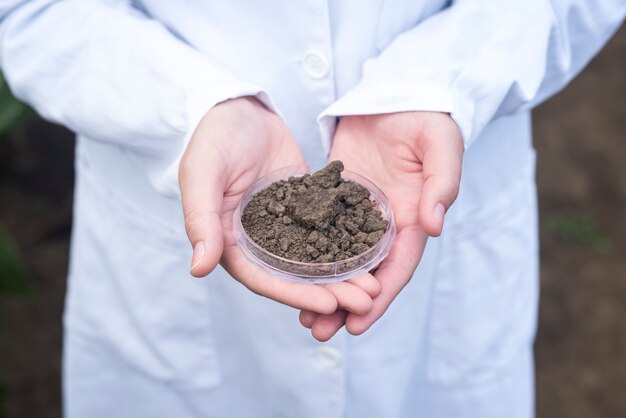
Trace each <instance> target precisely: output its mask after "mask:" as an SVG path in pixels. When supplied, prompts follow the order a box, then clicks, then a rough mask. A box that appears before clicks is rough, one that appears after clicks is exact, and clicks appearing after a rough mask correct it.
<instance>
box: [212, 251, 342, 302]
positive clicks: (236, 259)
mask: <svg viewBox="0 0 626 418" xmlns="http://www.w3.org/2000/svg"><path fill="white" fill-rule="evenodd" d="M221 263H222V266H223V267H224V268H225V269H226V271H228V273H229V274H230V275H231V276H232V277H234V278H235V279H236V280H237V281H239V282H240V283H241V284H243V285H244V286H246V287H247V288H248V289H250V290H251V291H252V292H254V293H256V294H258V295H261V296H265V297H266V298H269V299H272V300H275V301H276V302H279V303H282V304H285V305H288V306H291V307H294V308H296V309H301V310H306V311H313V312H316V313H321V314H330V313H333V312H335V311H336V310H337V299H336V297H335V295H334V294H333V293H331V292H330V291H328V290H327V289H324V288H323V287H322V286H318V285H313V284H305V283H297V282H292V281H289V280H285V279H279V278H277V277H273V276H271V275H269V274H267V273H265V272H263V271H262V270H261V269H259V268H258V267H257V266H255V265H254V264H252V263H250V262H249V261H248V260H247V259H246V257H245V255H244V254H243V253H242V252H241V250H240V249H239V247H237V246H232V247H226V248H225V249H224V253H223V256H222V260H221Z"/></svg>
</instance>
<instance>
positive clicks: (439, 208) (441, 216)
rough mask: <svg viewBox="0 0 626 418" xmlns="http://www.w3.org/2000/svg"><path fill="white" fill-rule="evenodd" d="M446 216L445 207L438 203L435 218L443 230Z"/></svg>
mask: <svg viewBox="0 0 626 418" xmlns="http://www.w3.org/2000/svg"><path fill="white" fill-rule="evenodd" d="M445 216H446V208H445V206H444V205H443V204H441V203H437V206H435V218H436V219H437V221H438V222H439V225H441V229H443V220H444V217H445Z"/></svg>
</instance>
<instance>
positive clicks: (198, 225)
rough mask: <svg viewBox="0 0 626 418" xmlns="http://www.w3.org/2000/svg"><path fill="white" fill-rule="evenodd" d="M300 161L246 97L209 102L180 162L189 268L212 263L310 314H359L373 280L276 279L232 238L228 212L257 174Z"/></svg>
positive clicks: (280, 130)
mask: <svg viewBox="0 0 626 418" xmlns="http://www.w3.org/2000/svg"><path fill="white" fill-rule="evenodd" d="M298 165H299V166H305V165H306V163H305V160H304V157H303V155H302V152H301V150H300V148H299V146H298V144H297V142H296V140H295V139H294V138H293V136H292V135H291V133H290V132H289V129H288V128H287V127H286V125H285V124H284V122H283V121H282V120H281V119H280V118H279V117H278V116H277V115H275V114H274V113H272V112H270V111H269V110H268V109H266V108H265V107H264V106H263V105H262V104H261V103H260V102H258V101H257V100H256V99H254V98H251V97H244V98H238V99H232V100H228V101H225V102H222V103H220V104H218V105H217V106H215V107H213V108H212V109H211V110H210V111H209V112H208V113H207V114H206V115H205V116H204V117H203V119H202V121H201V122H200V124H199V125H198V127H197V128H196V131H195V132H194V134H193V135H192V137H191V140H190V142H189V145H188V146H187V149H186V151H185V154H184V155H183V158H182V160H181V163H180V166H179V182H180V189H181V194H182V202H183V212H184V217H185V228H186V231H187V235H188V237H189V241H190V242H191V245H192V247H193V257H192V262H191V274H192V275H193V276H195V277H203V276H206V275H207V274H209V273H210V272H211V271H212V270H213V269H214V268H215V267H216V266H217V264H218V263H221V264H222V266H223V267H224V268H225V269H226V271H228V273H229V274H230V275H231V276H232V277H234V278H235V279H236V280H238V281H239V282H240V283H242V284H243V285H244V286H246V287H247V288H248V289H250V290H251V291H252V292H254V293H257V294H259V295H262V296H265V297H267V298H270V299H273V300H275V301H277V302H280V303H283V304H286V305H289V306H292V307H295V308H298V309H305V310H307V311H311V312H316V313H332V312H335V311H336V310H337V309H341V310H346V311H349V312H354V313H360V314H365V313H367V312H369V310H370V309H371V307H372V305H373V301H372V297H373V296H375V295H377V294H378V291H379V285H378V283H377V282H376V281H375V280H372V279H370V278H364V279H360V280H358V281H354V282H352V283H341V284H337V285H330V286H317V285H310V284H302V283H296V282H290V281H287V280H283V279H278V278H275V277H272V276H270V275H269V274H267V273H265V272H263V271H262V270H260V269H259V268H258V267H257V266H255V265H253V264H251V263H250V262H249V261H248V260H247V259H246V258H245V256H244V254H243V253H242V252H241V250H240V249H239V248H238V247H237V244H236V242H235V239H234V237H233V212H234V211H235V209H236V208H237V205H238V204H239V201H240V200H241V198H242V196H243V194H244V193H245V192H246V191H247V190H248V189H249V188H250V186H251V185H252V184H253V183H254V182H255V181H256V180H257V179H258V178H259V177H262V176H263V175H265V174H267V173H268V172H270V171H272V170H276V169H279V168H283V167H286V166H298Z"/></svg>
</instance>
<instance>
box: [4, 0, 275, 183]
mask: <svg viewBox="0 0 626 418" xmlns="http://www.w3.org/2000/svg"><path fill="white" fill-rule="evenodd" d="M0 65H1V68H2V70H3V72H4V74H5V77H6V80H7V81H8V84H9V86H10V87H11V89H12V91H13V93H14V94H15V95H16V96H17V97H18V98H20V99H22V100H24V101H25V102H27V103H29V104H30V105H31V106H32V107H33V108H35V109H36V110H37V111H38V112H39V113H40V114H41V115H42V116H43V117H44V118H46V119H48V120H51V121H54V122H56V123H60V124H63V125H65V126H67V127H69V128H70V129H72V130H73V131H75V132H77V133H79V134H82V135H84V136H86V137H88V138H90V139H94V140H98V141H107V142H110V143H114V144H116V145H119V146H123V147H128V148H132V149H133V150H135V151H137V152H139V153H147V154H150V155H157V156H158V157H159V158H163V159H164V160H165V161H166V162H169V165H168V164H167V163H166V164H164V166H166V167H167V168H166V169H164V170H163V175H162V176H158V175H157V176H155V178H156V179H157V180H156V181H155V187H156V188H157V189H158V190H159V191H160V192H162V193H164V194H166V195H171V196H179V195H180V191H179V190H178V178H177V166H178V162H179V160H180V157H181V155H182V152H183V151H184V148H185V146H186V142H187V141H188V140H189V137H190V135H191V134H192V133H193V131H194V130H195V128H196V126H197V124H198V123H199V121H200V119H201V118H202V116H203V115H204V114H205V113H206V112H207V111H208V110H209V109H211V107H213V106H214V105H215V104H217V103H219V102H221V101H224V100H226V99H229V98H234V97H240V96H248V95H255V96H257V97H258V98H259V99H260V100H261V101H262V102H263V103H264V104H265V105H266V106H268V107H269V108H270V109H272V110H274V108H273V106H272V103H271V101H270V99H269V97H268V96H267V95H266V94H265V93H264V92H263V91H262V90H261V88H260V87H258V86H255V85H252V84H250V83H247V82H244V81H241V80H237V79H235V78H234V77H232V76H231V75H229V74H228V73H227V72H225V71H222V70H221V69H220V68H219V66H218V65H216V63H213V62H211V61H210V60H209V59H208V58H207V57H206V56H204V55H202V54H201V53H199V52H198V51H196V50H194V49H193V48H191V47H190V46H188V45H187V44H185V43H184V42H183V41H181V40H180V39H178V38H176V37H175V36H174V35H173V34H172V33H171V32H169V31H168V30H167V29H166V28H165V27H164V26H162V25H161V24H160V23H158V22H156V21H154V20H152V19H149V18H147V17H146V16H145V15H143V14H142V13H141V12H140V11H139V10H137V9H135V8H133V7H131V6H129V5H128V4H127V2H124V1H112V0H109V1H106V0H100V1H98V0H64V1H53V0H31V1H24V0H18V1H15V0H13V1H3V2H2V3H0Z"/></svg>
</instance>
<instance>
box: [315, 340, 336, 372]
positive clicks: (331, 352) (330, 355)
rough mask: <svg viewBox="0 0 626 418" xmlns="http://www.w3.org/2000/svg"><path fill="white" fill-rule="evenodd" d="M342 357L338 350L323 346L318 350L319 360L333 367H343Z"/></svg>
mask: <svg viewBox="0 0 626 418" xmlns="http://www.w3.org/2000/svg"><path fill="white" fill-rule="evenodd" d="M341 357H342V356H341V352H340V351H339V350H337V349H336V348H333V347H329V346H325V345H323V346H321V347H319V348H318V349H317V358H318V359H319V360H320V361H322V362H324V363H326V364H329V365H331V366H333V367H339V366H341V360H342V358H341Z"/></svg>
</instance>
